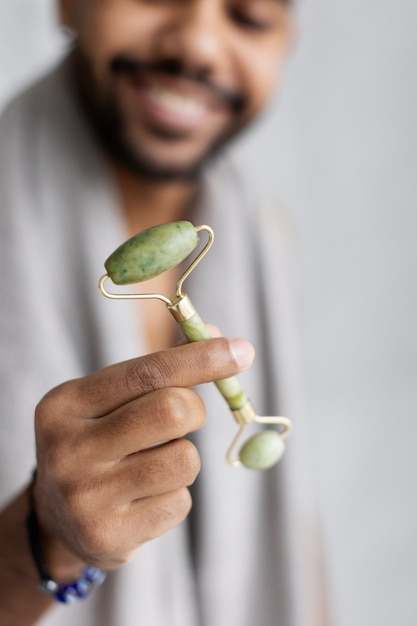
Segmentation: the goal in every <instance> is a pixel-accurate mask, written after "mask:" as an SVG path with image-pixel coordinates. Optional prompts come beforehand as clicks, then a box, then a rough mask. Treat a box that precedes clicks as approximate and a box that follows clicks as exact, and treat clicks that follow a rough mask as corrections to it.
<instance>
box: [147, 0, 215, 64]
mask: <svg viewBox="0 0 417 626" xmlns="http://www.w3.org/2000/svg"><path fill="white" fill-rule="evenodd" d="M180 4H181V6H180V7H179V6H178V3H174V5H173V8H172V11H171V13H170V14H169V16H168V17H167V19H166V21H165V22H164V25H163V27H162V29H161V31H160V33H159V37H158V41H157V42H156V44H155V45H156V47H157V50H156V53H157V56H159V57H161V58H165V59H166V58H172V59H177V60H179V61H181V63H182V64H184V65H185V66H190V67H193V68H199V69H200V71H205V72H207V73H212V72H213V71H216V69H218V68H219V67H220V65H219V64H222V65H223V66H224V65H225V64H226V62H227V55H226V54H225V48H226V46H227V30H226V28H225V23H224V16H223V15H222V9H221V6H220V5H221V4H223V3H220V2H218V0H189V1H188V2H182V3H180Z"/></svg>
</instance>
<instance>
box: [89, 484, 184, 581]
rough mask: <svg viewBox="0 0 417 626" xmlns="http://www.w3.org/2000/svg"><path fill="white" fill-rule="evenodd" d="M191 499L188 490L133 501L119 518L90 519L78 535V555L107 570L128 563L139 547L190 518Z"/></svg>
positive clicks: (94, 516) (94, 517)
mask: <svg viewBox="0 0 417 626" xmlns="http://www.w3.org/2000/svg"><path fill="white" fill-rule="evenodd" d="M191 506H192V499H191V495H190V492H189V490H188V489H187V488H186V487H181V488H179V489H177V490H176V491H171V492H169V493H165V494H162V495H157V496H151V497H149V498H142V499H140V500H136V501H134V502H133V503H132V504H131V505H130V506H128V507H126V508H125V509H120V508H119V509H118V510H117V515H113V516H112V517H111V518H110V517H109V516H100V517H99V516H97V515H93V517H92V518H90V523H89V524H88V525H86V524H84V525H83V526H81V532H80V533H79V534H78V537H77V540H78V552H79V553H80V554H82V555H83V558H84V560H85V562H86V563H89V564H91V565H95V566H97V567H100V568H102V569H105V570H110V569H115V568H118V567H120V566H121V565H124V564H125V563H128V562H129V561H131V560H132V558H133V557H134V556H135V554H136V552H137V550H138V549H139V548H140V546H141V545H142V544H144V543H146V542H148V541H151V540H152V539H156V538H157V537H160V536H161V535H163V534H164V533H166V532H168V531H169V530H171V529H172V528H174V527H175V526H178V524H181V523H182V522H183V521H184V520H185V519H186V517H187V515H188V514H189V512H190V510H191Z"/></svg>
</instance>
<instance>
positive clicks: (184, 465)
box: [101, 439, 201, 506]
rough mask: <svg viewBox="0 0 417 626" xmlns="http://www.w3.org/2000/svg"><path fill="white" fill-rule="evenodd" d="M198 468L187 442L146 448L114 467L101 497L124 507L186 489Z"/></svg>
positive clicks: (182, 440)
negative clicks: (141, 500)
mask: <svg viewBox="0 0 417 626" xmlns="http://www.w3.org/2000/svg"><path fill="white" fill-rule="evenodd" d="M200 466H201V464H200V456H199V454H198V451H197V448H196V447H195V446H194V445H193V444H192V443H191V441H188V440H187V439H178V440H175V441H171V442H168V443H165V444H162V445H160V446H157V447H154V448H149V449H148V450H145V451H144V452H141V453H137V454H133V455H130V456H128V457H126V458H124V459H123V460H122V461H120V463H116V464H114V465H113V467H112V468H111V469H110V470H109V471H108V473H107V476H106V481H105V483H103V484H102V486H101V490H102V498H103V500H105V501H108V502H112V503H113V506H123V505H128V504H131V503H132V502H136V501H137V500H140V499H143V498H149V497H151V496H159V495H163V494H167V493H170V492H172V491H176V490H178V489H180V488H182V487H189V486H190V485H192V484H193V483H194V481H195V479H196V478H197V476H198V473H199V471H200Z"/></svg>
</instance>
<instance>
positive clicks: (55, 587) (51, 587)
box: [26, 471, 107, 604]
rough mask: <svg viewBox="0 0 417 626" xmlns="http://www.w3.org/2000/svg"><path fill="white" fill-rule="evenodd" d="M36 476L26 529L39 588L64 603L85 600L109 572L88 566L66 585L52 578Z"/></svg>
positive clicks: (31, 488)
mask: <svg viewBox="0 0 417 626" xmlns="http://www.w3.org/2000/svg"><path fill="white" fill-rule="evenodd" d="M35 478H36V471H35V472H34V474H33V479H32V483H31V485H30V489H29V513H28V516H27V519H26V529H27V533H28V539H29V547H30V552H31V554H32V558H33V561H34V563H35V567H36V569H37V571H38V574H39V578H40V583H39V589H40V590H41V591H42V593H45V594H47V595H50V596H54V597H55V600H57V601H58V602H62V603H63V604H70V603H72V602H74V601H75V600H83V599H84V598H87V597H88V596H89V595H90V592H91V591H92V589H93V587H95V586H98V585H101V584H102V583H103V582H104V580H105V579H106V575H107V574H106V573H105V572H103V570H101V569H99V568H98V567H92V566H88V567H86V569H85V570H84V571H83V573H82V575H81V577H80V578H79V579H78V580H75V581H73V582H71V583H67V584H65V585H60V584H59V583H58V582H57V581H56V580H55V579H54V578H52V576H50V574H49V573H48V571H47V569H46V566H45V564H44V561H43V558H42V552H41V548H40V541H39V537H40V528H39V522H38V518H37V516H36V512H35V506H34V498H33V485H34V482H35Z"/></svg>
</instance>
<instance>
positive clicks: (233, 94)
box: [110, 55, 246, 113]
mask: <svg viewBox="0 0 417 626" xmlns="http://www.w3.org/2000/svg"><path fill="white" fill-rule="evenodd" d="M110 71H111V73H112V74H113V75H114V76H117V75H120V74H126V75H130V76H135V77H138V78H140V76H141V75H145V74H148V73H152V74H162V75H165V76H171V77H174V78H182V79H185V80H187V81H189V82H194V83H195V84H197V85H198V86H201V87H204V89H206V90H207V91H209V92H210V93H212V94H213V95H214V96H215V97H216V98H217V99H220V100H221V101H222V102H223V104H225V105H226V106H228V107H229V108H230V109H232V110H233V111H234V112H235V113H240V111H242V109H243V108H244V107H245V104H246V98H245V96H244V95H243V94H242V93H241V92H238V91H237V90H231V89H226V88H225V87H222V86H220V85H217V84H216V83H215V82H213V81H212V80H211V79H210V78H209V76H208V72H207V70H205V69H203V68H192V67H187V66H186V65H185V64H184V63H183V62H182V61H180V60H177V59H161V60H159V61H155V62H153V63H150V62H149V63H148V62H145V61H141V60H140V59H135V58H133V57H130V56H127V55H118V56H116V57H114V59H113V60H112V61H111V63H110Z"/></svg>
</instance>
